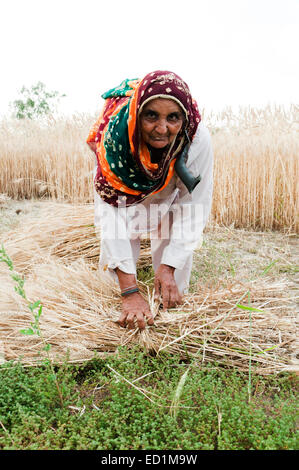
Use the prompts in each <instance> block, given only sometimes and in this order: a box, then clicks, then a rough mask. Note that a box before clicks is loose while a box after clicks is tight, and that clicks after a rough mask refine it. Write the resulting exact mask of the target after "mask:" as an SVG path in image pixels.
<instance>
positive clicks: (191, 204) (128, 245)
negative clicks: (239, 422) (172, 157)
mask: <svg viewBox="0 0 299 470" xmlns="http://www.w3.org/2000/svg"><path fill="white" fill-rule="evenodd" d="M187 167H188V169H189V171H190V172H191V173H192V174H193V175H194V176H198V175H201V181H200V183H198V185H197V186H196V188H195V189H194V190H193V192H192V193H191V194H189V192H188V190H187V188H186V187H185V186H184V184H183V183H182V181H181V180H180V179H179V177H178V176H177V175H176V174H174V176H173V177H172V179H171V181H170V182H169V184H168V185H167V187H166V188H165V189H163V190H162V191H160V192H159V193H157V194H154V195H152V196H148V197H147V198H146V199H145V200H144V201H143V202H140V203H138V204H136V205H134V206H131V207H130V208H125V207H114V206H111V205H110V204H108V203H106V202H104V201H103V200H102V199H101V197H100V196H99V195H98V194H97V192H96V191H95V226H96V228H97V229H100V233H101V250H100V263H99V268H100V270H104V271H105V273H109V275H110V276H112V278H113V279H114V280H116V281H117V276H116V274H115V272H114V269H115V268H119V269H120V270H121V271H124V272H126V273H130V274H135V275H136V263H137V260H138V257H139V250H140V238H141V237H142V236H143V235H144V234H148V235H149V237H150V239H151V252H152V259H153V267H154V270H155V271H156V270H157V268H158V267H159V266H160V264H166V265H169V266H173V267H174V268H175V280H176V283H177V286H178V289H179V291H180V292H181V293H186V292H187V290H188V286H189V280H190V274H191V268H192V258H193V252H194V250H195V249H196V248H198V247H199V246H200V244H201V240H202V232H203V229H204V227H205V225H206V222H207V219H208V217H209V214H210V211H211V204H212V192H213V151H212V146H211V137H210V133H209V131H208V129H207V128H206V127H205V126H204V124H203V123H202V122H201V123H200V124H199V126H198V129H197V131H196V134H195V136H194V139H193V141H192V144H191V146H190V149H189V153H188V161H187Z"/></svg>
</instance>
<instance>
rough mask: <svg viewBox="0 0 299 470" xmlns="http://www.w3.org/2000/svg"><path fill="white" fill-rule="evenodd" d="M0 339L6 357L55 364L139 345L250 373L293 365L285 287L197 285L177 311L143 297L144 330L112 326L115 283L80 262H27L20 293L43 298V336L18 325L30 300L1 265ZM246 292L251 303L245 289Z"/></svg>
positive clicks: (25, 321) (116, 310) (27, 317)
mask: <svg viewBox="0 0 299 470" xmlns="http://www.w3.org/2000/svg"><path fill="white" fill-rule="evenodd" d="M0 276H1V288H0V290H1V292H0V295H1V299H2V300H1V315H0V339H1V343H2V347H3V355H4V359H5V360H17V359H20V358H21V359H22V360H23V362H24V363H25V364H34V363H36V362H37V361H39V360H40V358H41V357H42V356H43V355H44V354H45V353H43V346H44V344H50V345H51V350H50V354H51V356H52V357H53V359H55V360H56V361H62V360H63V359H64V358H65V357H66V355H68V360H69V361H71V362H76V361H84V360H87V359H91V358H92V357H93V356H94V354H95V352H100V353H102V352H115V351H116V350H117V348H118V347H119V346H120V345H133V344H136V343H139V344H142V345H143V346H144V347H145V348H146V349H147V350H151V351H155V352H156V353H157V354H159V353H160V352H161V351H162V350H167V351H169V352H171V353H178V354H180V355H181V356H182V357H184V358H186V357H187V358H188V357H189V358H191V357H193V358H197V360H198V362H199V363H200V362H203V361H217V362H220V363H223V364H226V365H230V366H236V367H238V368H239V369H242V370H246V369H248V367H249V364H251V365H252V366H254V369H255V370H256V372H259V373H269V372H274V371H282V370H292V369H294V367H295V366H296V362H294V361H295V358H294V355H295V341H296V332H295V320H296V319H295V314H294V311H293V310H292V308H291V301H290V299H288V298H287V296H286V295H285V287H286V286H285V284H284V283H282V282H280V283H277V282H276V283H270V282H269V281H267V282H266V281H264V282H261V281H259V282H258V283H257V282H256V283H254V282H252V283H250V284H248V285H242V284H240V283H235V284H234V285H227V286H226V287H222V288H219V289H216V290H215V289H214V290H213V289H206V290H203V289H200V290H199V292H197V293H195V294H192V295H191V294H190V295H189V296H187V297H186V299H185V303H184V304H183V305H182V306H181V307H180V309H171V310H169V311H166V312H163V311H161V310H159V311H158V313H157V305H156V306H154V305H153V302H152V297H151V292H149V291H147V289H146V287H145V286H142V285H141V289H143V292H144V295H146V296H148V298H149V302H150V304H151V305H152V308H153V313H154V314H156V317H155V325H154V326H153V327H147V328H146V330H145V331H143V332H140V331H139V330H138V329H136V330H127V329H123V328H121V327H120V326H119V325H118V324H117V319H118V317H119V315H120V298H119V294H118V291H117V289H115V287H114V286H113V285H107V283H106V281H105V280H104V279H102V278H100V277H99V272H98V271H96V270H94V269H92V268H91V267H90V265H89V264H88V263H86V262H84V261H83V260H77V261H74V262H73V263H71V264H69V265H68V266H66V265H65V264H63V263H62V262H61V261H60V260H58V259H55V258H50V259H48V261H47V263H46V264H36V265H34V266H32V269H31V272H30V274H29V276H28V277H27V279H26V283H25V284H26V296H27V298H28V299H30V301H31V302H35V301H36V300H40V301H41V302H42V315H41V316H40V324H39V327H40V330H41V332H42V336H37V335H31V336H26V335H25V336H24V334H22V333H21V331H20V330H22V329H26V328H28V327H30V324H31V323H32V321H33V317H32V313H31V312H30V310H29V309H28V306H27V304H28V301H26V300H25V299H23V298H22V297H20V296H18V294H17V293H16V292H15V291H14V289H13V281H12V279H11V278H10V277H9V271H8V269H7V268H5V267H4V268H3V267H2V268H1V271H0ZM249 293H250V304H248V294H249Z"/></svg>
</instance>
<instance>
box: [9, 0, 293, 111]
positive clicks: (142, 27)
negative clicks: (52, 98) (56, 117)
mask: <svg viewBox="0 0 299 470" xmlns="http://www.w3.org/2000/svg"><path fill="white" fill-rule="evenodd" d="M298 18H299V1H298V0H179V1H178V0H148V1H144V0H58V1H57V0H26V1H25V0H0V44H1V46H0V48H1V49H0V50H1V65H2V67H1V73H0V83H1V86H0V114H2V115H3V114H6V113H8V104H9V102H11V101H13V100H14V99H16V98H17V97H18V91H19V90H20V89H21V88H22V86H23V85H25V86H27V87H30V86H31V85H33V84H35V83H36V82H38V81H42V82H44V83H45V84H46V86H47V88H48V89H49V90H58V91H59V92H61V93H65V94H66V95H67V98H64V99H63V100H62V101H61V105H60V109H61V111H62V112H72V111H80V112H93V111H96V110H98V109H99V108H100V106H101V104H102V99H101V98H100V94H102V93H103V92H104V91H106V90H107V89H109V88H111V87H113V86H117V85H118V84H119V83H120V82H121V81H122V80H123V79H124V78H135V77H143V76H144V75H146V74H147V73H148V72H151V71H153V70H157V69H164V70H171V71H173V72H175V73H177V74H179V75H180V76H181V77H182V78H183V79H184V80H185V81H186V82H187V83H188V85H189V86H190V89H191V92H192V94H193V96H194V97H195V98H196V99H197V101H198V104H199V107H200V109H202V108H203V107H205V108H207V109H209V110H215V111H218V110H221V109H222V108H224V107H225V106H233V107H237V106H239V105H248V104H250V105H252V106H263V105H265V104H267V103H277V104H289V103H298V101H299V100H298V84H299V63H298V45H299V41H298V39H299V38H298V31H299V25H298V22H299V21H298Z"/></svg>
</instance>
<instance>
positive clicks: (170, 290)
mask: <svg viewBox="0 0 299 470" xmlns="http://www.w3.org/2000/svg"><path fill="white" fill-rule="evenodd" d="M160 294H161V295H162V302H163V309H164V310H166V309H168V308H172V307H176V306H177V305H179V304H181V303H182V297H181V295H180V293H179V291H178V288H177V285H176V282H175V279H174V268H173V267H172V266H167V265H166V264H161V265H160V266H159V268H158V269H157V272H156V275H155V298H156V299H158V298H159V295H160Z"/></svg>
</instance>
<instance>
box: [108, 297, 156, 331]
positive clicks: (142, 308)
mask: <svg viewBox="0 0 299 470" xmlns="http://www.w3.org/2000/svg"><path fill="white" fill-rule="evenodd" d="M122 303H123V304H122V314H121V316H120V317H119V319H118V321H117V323H118V324H119V325H120V326H122V327H124V328H125V327H126V326H127V327H128V328H130V329H134V328H136V325H135V320H136V323H137V326H138V327H139V328H140V330H144V328H145V326H146V324H148V325H153V324H154V318H153V316H152V314H151V311H150V308H149V305H148V303H147V302H146V300H145V299H144V298H143V297H142V295H141V294H140V293H139V292H133V293H132V294H128V295H126V296H124V297H123V298H122Z"/></svg>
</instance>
